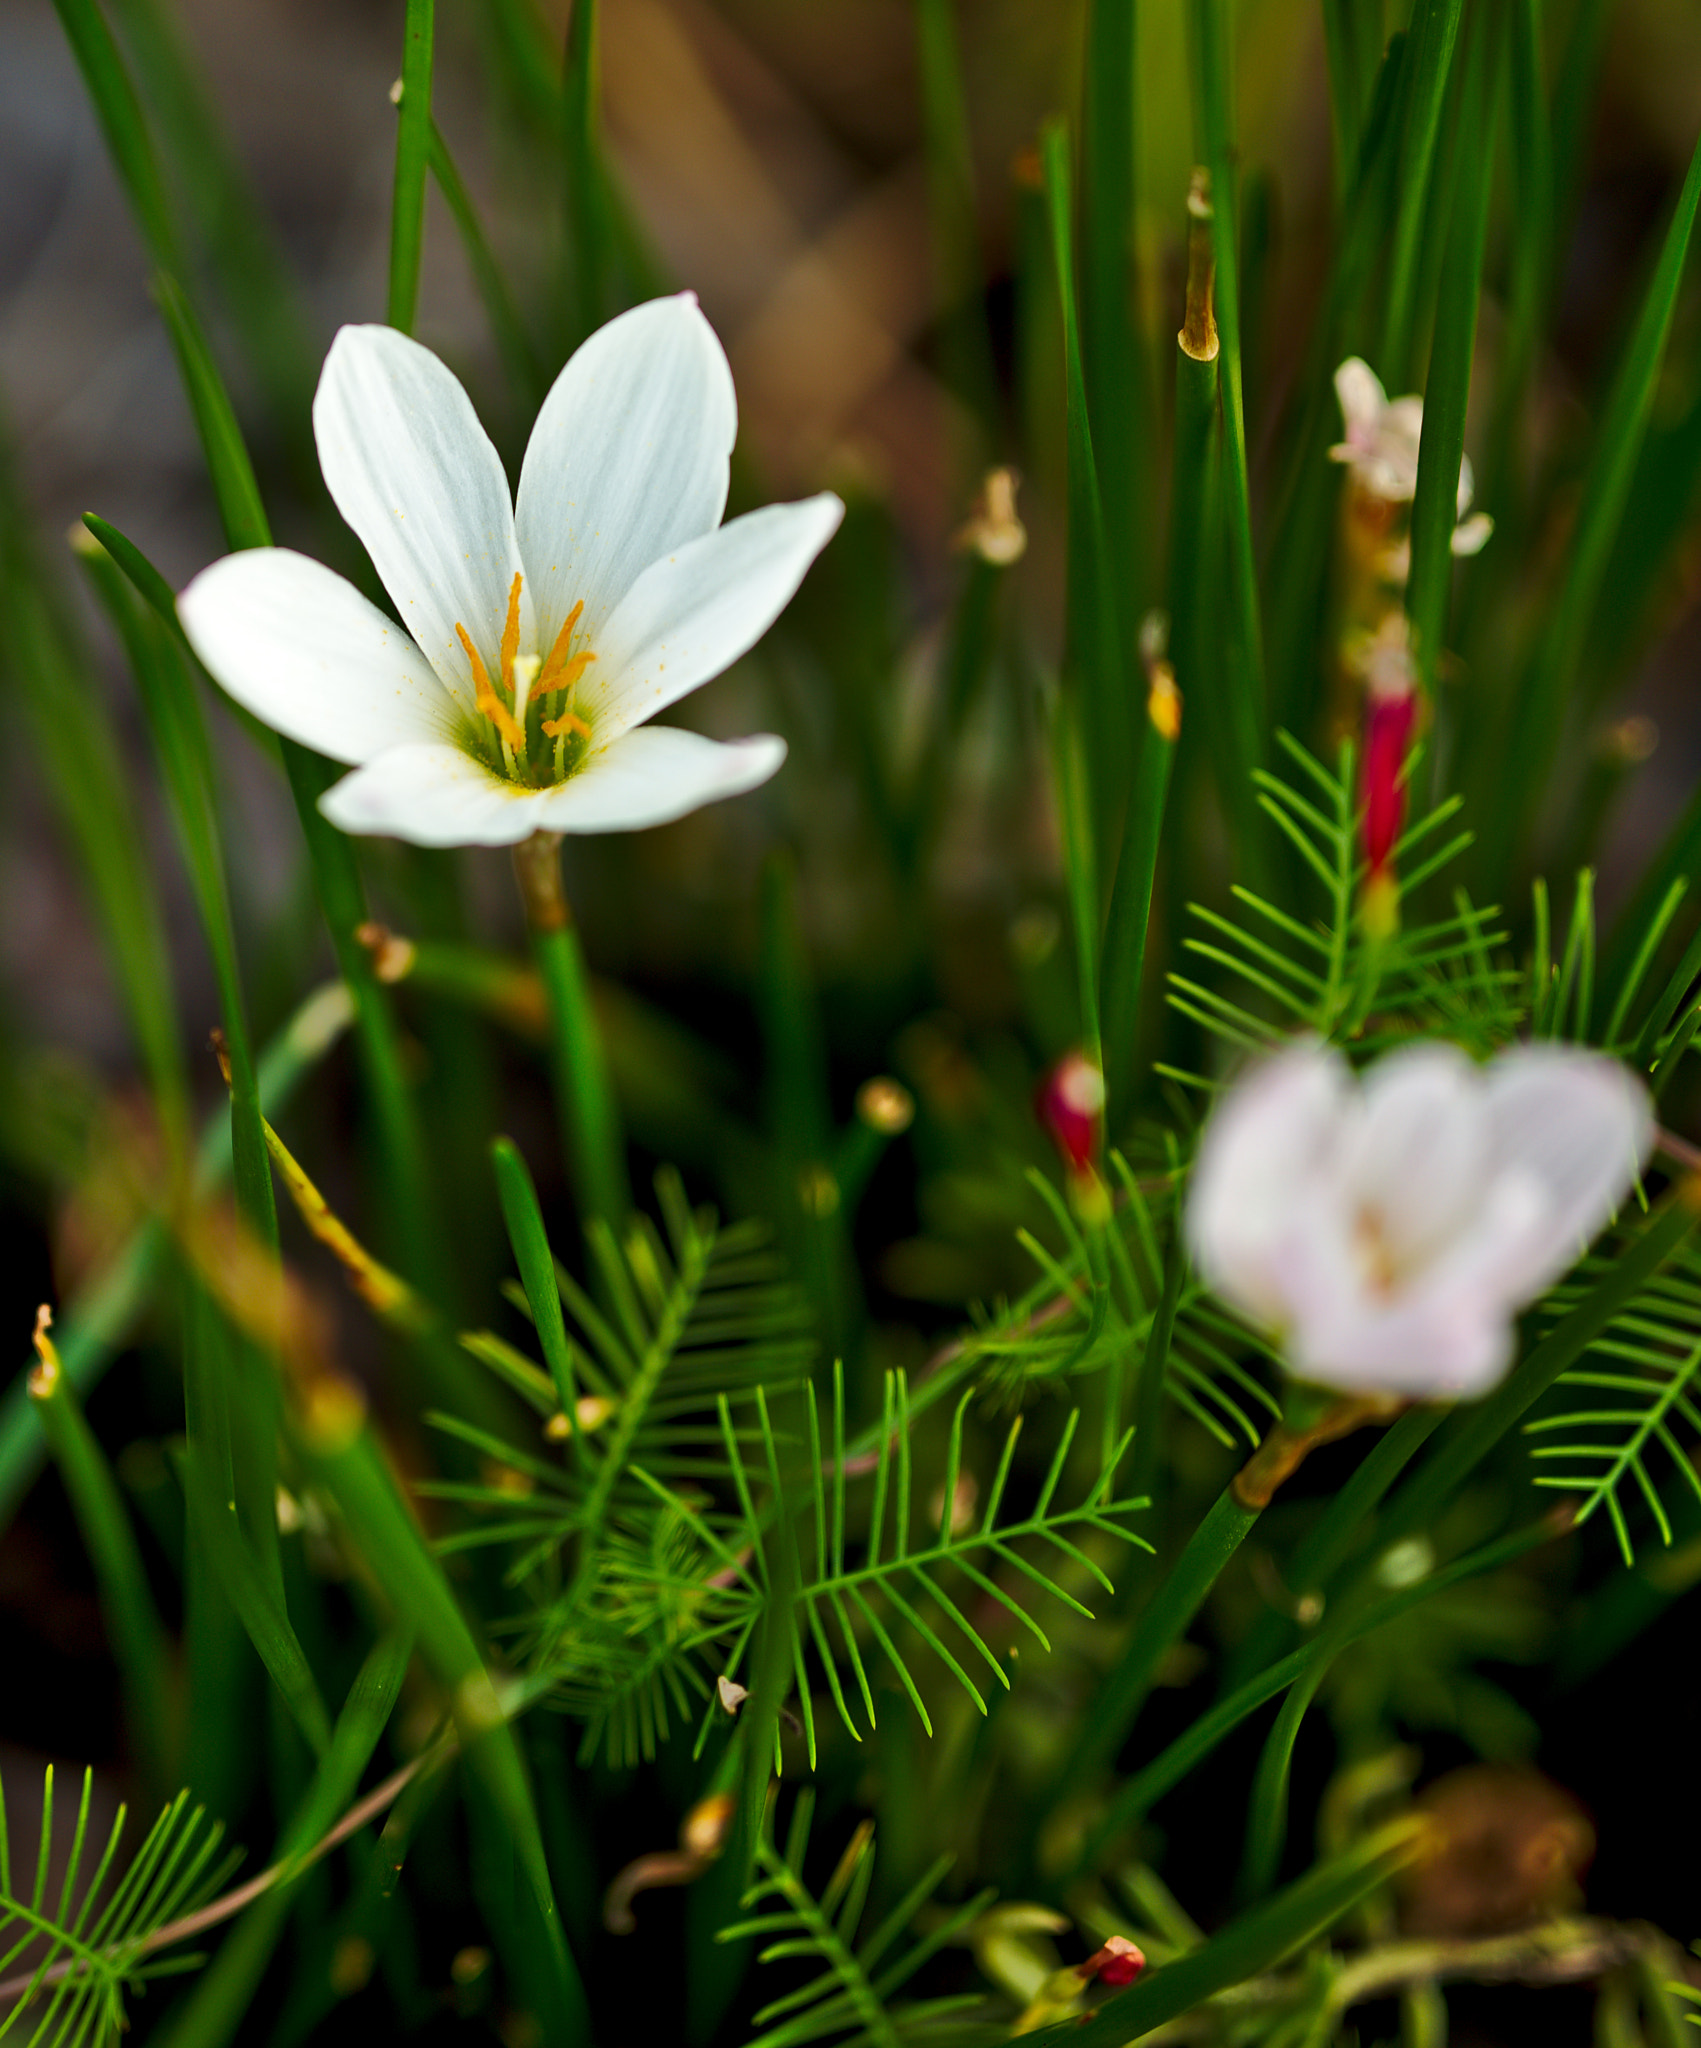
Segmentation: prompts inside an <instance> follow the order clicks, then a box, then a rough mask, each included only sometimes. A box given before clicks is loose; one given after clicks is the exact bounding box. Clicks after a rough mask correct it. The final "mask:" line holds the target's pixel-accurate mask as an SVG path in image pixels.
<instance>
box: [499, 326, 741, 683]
mask: <svg viewBox="0 0 1701 2048" xmlns="http://www.w3.org/2000/svg"><path fill="white" fill-rule="evenodd" d="M737 433H738V403H737V400H736V398H735V396H734V394H733V388H732V371H731V370H730V368H729V367H728V365H727V359H726V352H725V350H723V349H722V347H721V345H720V342H719V341H718V340H717V339H716V336H715V331H714V329H713V328H712V327H711V326H710V325H709V323H708V321H707V320H705V319H704V317H703V315H702V312H701V311H700V310H699V308H698V305H697V301H696V299H695V297H694V296H693V295H692V294H691V293H690V292H683V293H681V294H680V295H679V296H678V297H677V298H671V299H652V300H651V301H650V302H649V303H648V304H647V305H643V306H634V307H633V308H632V310H631V311H630V312H629V313H622V314H621V315H620V317H619V318H618V319H616V320H611V321H609V323H608V325H607V326H606V327H599V328H598V329H597V331H596V333H595V334H593V335H592V336H591V337H590V339H589V340H588V341H586V342H585V343H584V344H583V345H582V346H581V347H580V348H579V349H578V350H577V351H576V353H575V354H574V356H573V357H572V360H571V361H570V362H569V363H568V364H567V367H566V368H565V369H564V370H563V371H562V372H561V374H560V376H559V377H557V378H556V380H555V383H554V385H553V386H552V388H551V390H550V393H549V396H548V397H547V398H546V399H545V400H544V402H543V410H542V411H541V412H540V413H539V414H538V419H537V425H536V426H535V427H534V428H533V429H532V438H531V442H530V445H529V446H528V447H527V449H526V459H525V462H524V464H523V465H522V467H521V470H520V489H519V498H518V506H517V510H516V513H515V524H516V527H517V530H518V533H519V544H520V553H521V555H522V557H523V558H524V560H525V564H526V580H527V583H528V585H529V586H530V588H531V590H532V595H533V601H534V603H535V605H536V608H537V639H538V652H539V653H540V654H543V655H547V654H548V653H549V650H550V648H551V647H552V646H553V645H554V643H555V636H556V634H557V633H558V632H559V631H560V628H561V624H562V621H563V620H564V619H565V618H566V616H567V614H568V613H569V612H570V611H571V610H572V608H573V606H574V605H575V604H576V603H578V602H579V601H580V600H581V599H583V601H584V606H585V610H584V616H583V618H582V620H581V622H580V625H579V627H578V629H577V637H578V638H579V639H580V640H581V641H582V642H583V643H584V644H587V645H590V646H593V647H598V652H599V653H600V651H601V650H600V647H599V646H598V641H597V635H598V634H599V633H600V631H601V629H602V626H603V623H604V622H605V620H606V619H607V618H608V616H609V614H610V612H612V611H613V609H614V607H615V606H616V605H617V604H618V603H619V602H620V600H621V598H622V597H624V596H625V594H626V592H627V591H628V590H629V589H630V588H631V586H632V585H633V584H634V583H635V582H636V581H637V579H638V576H639V574H640V573H641V572H642V571H643V570H645V569H647V568H648V567H649V565H650V564H651V563H652V562H653V561H655V560H657V559H658V557H660V556H662V555H665V554H668V553H669V552H670V551H671V550H673V549H675V548H678V547H680V546H682V545H683V544H684V543H685V542H686V541H689V540H695V539H696V538H697V536H698V535H699V534H705V533H709V532H712V531H713V529H714V528H715V527H716V526H718V525H719V524H720V518H721V514H722V512H723V511H724V510H725V509H726V492H727V458H728V456H729V455H730V454H731V453H732V444H733V441H734V439H735V438H736V436H737Z"/></svg>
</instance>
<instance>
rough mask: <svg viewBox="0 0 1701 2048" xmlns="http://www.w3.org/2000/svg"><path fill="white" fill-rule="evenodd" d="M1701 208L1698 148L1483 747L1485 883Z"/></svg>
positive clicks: (1517, 816)
mask: <svg viewBox="0 0 1701 2048" xmlns="http://www.w3.org/2000/svg"><path fill="white" fill-rule="evenodd" d="M1698 206H1701V143H1697V145H1696V148H1695V152H1694V154H1693V155H1692V156H1691V158H1690V161H1689V170H1688V174H1687V175H1686V177H1685V178H1684V181H1683V189H1682V191H1681V192H1680V193H1679V195H1678V200H1677V205H1676V207H1675V209H1674V211H1673V214H1672V218H1671V222H1670V225H1669V226H1668V228H1667V230H1666V235H1665V240H1664V242H1663V244H1662V246H1661V249H1660V255H1659V261H1658V262H1657V264H1656V265H1655V268H1654V274H1653V277H1652V279H1651V281H1650V283H1649V286H1648V290H1647V294H1646V296H1645V297H1644V299H1643V301H1642V307H1641V311H1640V312H1639V314H1638V316H1637V320H1636V326H1635V328H1634V330H1633V332H1632V334H1631V337H1630V342H1629V345H1628V347H1627V348H1626V350H1625V352H1624V356H1623V358H1622V360H1621V361H1620V363H1619V367H1618V371H1617V374H1616V375H1615V377H1614V379H1613V383H1612V389H1611V391H1610V393H1609V394H1608V397H1607V402H1606V406H1605V409H1604V410H1603V412H1602V414H1601V423H1600V427H1599V430H1598V432H1597V435H1596V440H1595V452H1594V456H1593V459H1592V460H1591V462H1590V465H1589V471H1588V474H1587V476H1586V478H1585V479H1584V484H1583V489H1582V493H1581V496H1580V498H1579V501H1578V502H1579V513H1578V519H1577V526H1576V530H1575V532H1574V534H1573V535H1572V539H1571V545H1570V548H1569V550H1568V552H1567V556H1566V561H1565V564H1564V567H1563V569H1562V570H1561V573H1560V582H1559V589H1558V593H1557V596H1556V598H1555V601H1554V602H1553V604H1552V605H1551V606H1550V607H1549V609H1548V613H1547V623H1546V630H1545V631H1544V632H1543V634H1542V636H1541V638H1540V641H1539V643H1538V645H1537V647H1536V651H1535V653H1534V655H1533V656H1532V657H1531V659H1530V661H1529V663H1528V666H1527V668H1526V669H1525V671H1524V673H1523V675H1522V676H1521V677H1520V678H1519V684H1518V688H1517V691H1516V694H1515V696H1514V698H1513V701H1512V704H1511V706H1510V711H1509V715H1508V720H1507V729H1506V732H1505V734H1504V736H1503V738H1502V740H1501V744H1500V746H1499V748H1498V750H1496V749H1493V748H1484V749H1483V755H1484V756H1485V757H1486V758H1487V766H1486V767H1485V768H1484V771H1483V773H1484V778H1485V779H1484V786H1485V787H1488V786H1489V785H1488V782H1487V777H1488V776H1489V775H1490V774H1492V775H1493V776H1494V777H1495V778H1496V780H1495V782H1494V784H1493V787H1494V789H1495V792H1496V795H1495V801H1494V802H1493V803H1492V804H1491V805H1489V806H1487V807H1486V809H1485V810H1484V813H1483V828H1484V829H1483V841H1482V843H1483V856H1484V867H1485V871H1486V873H1487V874H1488V875H1490V876H1498V875H1504V874H1505V872H1506V869H1507V866H1508V864H1509V862H1510V859H1511V856H1512V851H1513V834H1514V833H1515V832H1516V830H1517V829H1518V827H1519V825H1520V824H1521V823H1523V822H1524V820H1525V819H1526V818H1527V816H1528V814H1529V812H1530V810H1531V808H1532V807H1533V805H1534V803H1535V802H1536V800H1537V798H1538V797H1539V795H1540V792H1541V789H1542V786H1543V779H1544V775H1545V771H1546V768H1547V765H1548V763H1549V762H1550V761H1551V760H1552V758H1553V751H1554V744H1555V738H1556V735H1557V733H1558V732H1559V731H1560V730H1561V729H1562V728H1563V726H1564V723H1565V711H1566V707H1567V706H1568V705H1569V704H1570V703H1571V701H1572V696H1573V689H1574V686H1575V684H1576V683H1577V680H1578V677H1579V674H1580V672H1581V663H1582V658H1583V655H1584V653H1585V651H1586V648H1587V644H1588V636H1589V628H1590V621H1591V617H1592V615H1593V612H1594V608H1595V605H1596V603H1597V601H1598V599H1599V597H1600V592H1601V584H1602V580H1603V578H1604V576H1605V573H1606V569H1607V565H1608V562H1609V561H1610V559H1611V553H1612V546H1613V542H1614V540H1615V538H1616V536H1617V533H1618V530H1619V526H1620V523H1621V521H1622V520H1623V517H1624V511H1625V506H1626V504H1627V503H1628V500H1629V496H1630V487H1631V483H1632V481H1633V479H1634V477H1635V474H1636V462H1637V457H1638V455H1639V454H1640V452H1641V448H1642V443H1643V440H1644V437H1645V436H1646V434H1647V430H1648V419H1649V415H1650V413H1651V411H1652V408H1653V403H1654V393H1655V390H1656V387H1657V385H1658V381H1659V374H1660V366H1661V364H1662V362H1663V361H1664V360H1665V350H1666V342H1667V339H1668V337H1669V336H1670V333H1671V326H1672V320H1673V317H1674V315H1675V313H1676V310H1677V298H1678V289H1679V286H1680V285H1681V284H1682V282H1683V274H1684V270H1685V267H1686V264H1687V259H1688V255H1689V243H1690V237H1691V234H1692V232H1693V229H1694V226H1695V215H1696V209H1697V207H1698Z"/></svg>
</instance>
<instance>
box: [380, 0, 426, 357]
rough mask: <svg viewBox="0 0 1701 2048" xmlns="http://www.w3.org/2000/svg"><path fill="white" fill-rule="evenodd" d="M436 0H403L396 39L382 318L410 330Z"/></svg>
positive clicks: (421, 226) (420, 239)
mask: <svg viewBox="0 0 1701 2048" xmlns="http://www.w3.org/2000/svg"><path fill="white" fill-rule="evenodd" d="M436 29H437V24H436V0H408V13H407V27H406V29H405V31H404V41H403V44H402V77H401V87H402V91H401V99H400V101H399V102H398V104H399V106H400V109H401V113H400V117H399V118H398V120H397V122H396V176H395V184H394V187H393V189H392V193H391V200H390V296H389V310H388V312H387V313H386V315H385V318H386V319H387V320H388V321H389V324H390V325H391V326H392V327H394V328H395V329H396V330H397V332H398V333H401V334H411V333H412V332H413V323H414V315H415V314H416V313H417V312H418V310H419V265H420V254H421V251H422V249H423V247H424V243H425V173H426V166H427V164H428V162H429V160H430V157H431V134H432V126H433V123H432V119H431V65H432V52H433V46H434V44H435V41H436Z"/></svg>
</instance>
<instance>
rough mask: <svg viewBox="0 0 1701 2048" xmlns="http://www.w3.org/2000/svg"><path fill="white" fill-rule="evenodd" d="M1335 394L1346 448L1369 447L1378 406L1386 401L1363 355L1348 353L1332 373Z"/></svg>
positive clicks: (1337, 452) (1378, 416)
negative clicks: (1344, 425) (1338, 403)
mask: <svg viewBox="0 0 1701 2048" xmlns="http://www.w3.org/2000/svg"><path fill="white" fill-rule="evenodd" d="M1335 396H1336V397H1337V398H1338V399H1339V400H1340V401H1341V418H1342V419H1343V420H1344V421H1345V423H1346V429H1347V442H1348V444H1349V450H1351V449H1356V448H1367V447H1369V446H1370V444H1371V442H1372V441H1373V440H1374V439H1375V438H1376V429H1377V427H1378V425H1379V424H1380V422H1381V419H1382V408H1383V407H1384V406H1385V405H1386V404H1387V403H1388V394H1387V393H1386V392H1385V391H1384V390H1383V389H1382V380H1381V378H1380V377H1378V376H1377V374H1376V372H1375V371H1374V370H1373V369H1372V368H1371V367H1370V365H1369V364H1368V363H1367V362H1365V360H1364V359H1363V357H1361V356H1348V358H1347V359H1346V361H1345V362H1344V363H1343V364H1342V365H1341V367H1340V368H1339V369H1338V370H1337V371H1336V372H1335ZM1330 453H1331V454H1334V455H1336V456H1339V455H1340V453H1341V451H1340V450H1339V449H1331V450H1330ZM1349 459H1350V454H1349Z"/></svg>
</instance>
